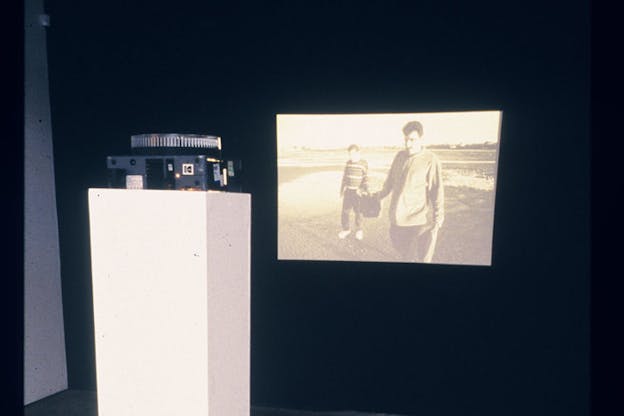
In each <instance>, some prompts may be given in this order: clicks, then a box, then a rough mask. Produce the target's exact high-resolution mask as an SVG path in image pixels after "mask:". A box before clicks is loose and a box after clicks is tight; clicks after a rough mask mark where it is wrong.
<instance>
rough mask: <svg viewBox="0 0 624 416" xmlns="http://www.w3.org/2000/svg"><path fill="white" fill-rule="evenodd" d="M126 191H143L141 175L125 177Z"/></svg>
mask: <svg viewBox="0 0 624 416" xmlns="http://www.w3.org/2000/svg"><path fill="white" fill-rule="evenodd" d="M126 189H143V175H126Z"/></svg>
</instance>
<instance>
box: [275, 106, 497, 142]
mask: <svg viewBox="0 0 624 416" xmlns="http://www.w3.org/2000/svg"><path fill="white" fill-rule="evenodd" d="M501 118H502V112H501V111H466V112H444V113H394V114H278V115H277V116H276V122H277V145H278V149H290V148H293V147H308V148H342V147H345V146H349V145H350V144H351V143H356V144H358V145H360V146H362V147H377V146H402V145H403V133H402V128H403V126H404V125H405V123H407V122H408V121H411V120H418V121H420V122H421V123H422V125H423V132H424V135H423V137H424V139H425V140H426V143H427V144H459V143H463V144H471V143H483V142H485V141H489V142H498V140H499V132H500V125H501Z"/></svg>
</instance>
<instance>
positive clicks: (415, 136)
mask: <svg viewBox="0 0 624 416" xmlns="http://www.w3.org/2000/svg"><path fill="white" fill-rule="evenodd" d="M501 119H502V113H501V112H500V111H470V112H445V113H411V114H407V113H401V114H313V115H310V114H278V115H277V146H278V151H277V158H278V172H277V173H278V259H280V260H331V261H374V262H404V263H437V264H462V265H491V260H492V238H493V223H494V199H495V198H494V197H495V191H496V174H497V160H498V149H499V136H500V126H501Z"/></svg>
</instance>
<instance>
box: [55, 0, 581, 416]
mask: <svg viewBox="0 0 624 416" xmlns="http://www.w3.org/2000/svg"><path fill="white" fill-rule="evenodd" d="M200 5H201V6H200ZM46 11H47V13H49V14H50V15H51V23H52V26H51V27H50V28H48V54H49V73H50V93H51V107H52V123H53V135H54V146H55V148H54V151H55V154H54V157H55V164H56V181H57V197H58V209H59V227H60V238H61V265H62V276H63V296H64V298H63V301H64V313H65V320H66V327H65V329H66V344H67V355H68V367H69V377H70V379H69V382H70V387H72V388H82V389H94V388H95V369H94V351H93V338H92V331H93V324H92V309H91V295H90V289H91V286H90V267H89V263H90V260H89V246H88V222H87V204H86V202H87V200H86V195H87V189H88V188H89V187H96V186H104V185H105V182H104V178H105V170H104V168H105V164H104V160H105V157H106V156H107V155H110V154H123V153H126V152H127V151H128V148H129V136H130V135H131V134H136V133H146V132H189V133H209V134H219V135H221V136H222V137H223V139H224V148H225V151H226V153H229V154H230V155H232V156H235V157H239V158H241V159H243V161H244V162H245V167H246V169H247V174H248V176H247V184H246V187H247V190H248V191H249V192H251V193H252V198H253V213H252V216H253V218H252V224H253V229H252V290H253V293H252V345H251V347H252V374H251V382H252V404H254V405H273V406H279V407H296V408H310V409H356V410H370V411H384V412H395V413H405V414H420V413H421V412H424V413H425V414H431V415H438V414H439V415H442V414H462V415H466V414H480V415H487V414H492V415H494V414H501V413H502V414H512V415H513V414H568V415H575V414H579V415H581V414H586V412H587V410H588V408H589V401H588V399H589V285H590V280H589V276H590V274H589V271H590V263H589V248H590V245H589V167H590V166H589V160H590V157H589V156H590V141H589V128H590V125H589V93H590V90H589V5H588V4H587V3H586V2H580V1H579V2H570V1H568V2H549V3H547V4H543V3H541V2H537V1H525V2H521V3H520V2H519V3H517V4H512V3H497V2H486V1H480V2H478V3H477V2H461V3H456V2H443V3H442V2H439V3H437V4H415V3H403V2H391V1H386V2H383V3H382V2H363V3H355V2H314V3H313V5H312V3H309V4H308V5H306V4H304V3H292V2H271V3H264V4H258V5H255V6H249V5H247V4H243V3H229V4H228V5H227V6H225V5H223V4H216V3H199V2H198V3H196V4H190V3H185V2H180V1H178V2H171V3H168V4H165V3H162V2H154V1H152V2H132V3H131V4H124V3H122V2H119V1H108V2H106V3H98V4H97V7H94V6H93V5H92V4H83V5H81V4H71V5H70V4H69V2H60V1H48V2H47V4H46ZM471 109H501V110H503V112H504V114H503V125H502V126H503V129H502V135H501V151H500V157H499V177H498V189H497V199H496V215H495V231H494V257H493V266H492V267H489V268H488V267H459V266H437V265H406V264H380V263H366V264H358V263H322V262H292V261H291V262H278V261H277V260H276V240H277V238H276V237H277V236H276V224H277V221H276V200H277V193H276V163H275V159H276V150H275V119H274V115H275V114H276V113H297V112H306V113H315V112H353V113H355V112H417V111H445V110H471Z"/></svg>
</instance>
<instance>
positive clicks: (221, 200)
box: [89, 189, 251, 416]
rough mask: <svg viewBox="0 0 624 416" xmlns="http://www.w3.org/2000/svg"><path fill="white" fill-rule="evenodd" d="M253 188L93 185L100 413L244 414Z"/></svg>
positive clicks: (91, 215)
mask: <svg viewBox="0 0 624 416" xmlns="http://www.w3.org/2000/svg"><path fill="white" fill-rule="evenodd" d="M250 211H251V198H250V195H249V194H242V193H225V192H193V191H164V190H163V191H161V190H128V189H90V190H89V218H90V230H91V263H92V276H93V310H94V325H95V352H96V374H97V390H98V415H99V416H125V415H127V416H136V415H150V416H159V415H162V416H171V415H185V416H195V415H197V416H200V415H201V416H207V415H208V416H248V415H249V372H250V366H249V361H250V360H249V359H250V352H249V345H250V318H249V309H250V280H249V274H250V221H251V219H250V218H251V214H250Z"/></svg>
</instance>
